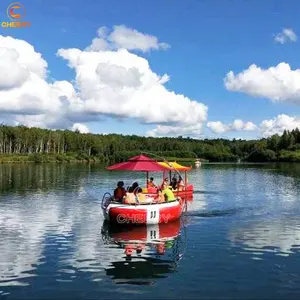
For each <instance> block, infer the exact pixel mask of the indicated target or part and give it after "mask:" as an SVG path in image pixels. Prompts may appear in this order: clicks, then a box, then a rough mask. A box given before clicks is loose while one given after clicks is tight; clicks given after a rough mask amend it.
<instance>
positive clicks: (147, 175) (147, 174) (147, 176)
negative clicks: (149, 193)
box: [146, 171, 149, 189]
mask: <svg viewBox="0 0 300 300" xmlns="http://www.w3.org/2000/svg"><path fill="white" fill-rule="evenodd" d="M148 178H149V172H148V171H147V172H146V189H147V188H148Z"/></svg>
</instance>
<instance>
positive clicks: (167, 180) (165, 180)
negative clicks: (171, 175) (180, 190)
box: [160, 177, 169, 189]
mask: <svg viewBox="0 0 300 300" xmlns="http://www.w3.org/2000/svg"><path fill="white" fill-rule="evenodd" d="M164 184H166V185H167V186H168V185H169V179H168V177H166V178H165V179H164V180H163V182H162V184H161V186H160V188H161V189H163V186H164Z"/></svg>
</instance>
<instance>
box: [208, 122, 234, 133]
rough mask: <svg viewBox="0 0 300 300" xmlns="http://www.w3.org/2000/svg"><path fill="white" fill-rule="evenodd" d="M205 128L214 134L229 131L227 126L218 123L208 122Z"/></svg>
mask: <svg viewBox="0 0 300 300" xmlns="http://www.w3.org/2000/svg"><path fill="white" fill-rule="evenodd" d="M207 127H208V128H209V129H210V130H211V131H212V132H214V133H224V132H226V131H229V126H228V125H226V124H223V123H222V122H220V121H216V122H208V123H207Z"/></svg>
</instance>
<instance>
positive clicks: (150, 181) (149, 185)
mask: <svg viewBox="0 0 300 300" xmlns="http://www.w3.org/2000/svg"><path fill="white" fill-rule="evenodd" d="M147 188H148V189H149V188H157V186H156V184H155V183H154V178H153V177H150V180H149V181H148V184H147Z"/></svg>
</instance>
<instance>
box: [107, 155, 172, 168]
mask: <svg viewBox="0 0 300 300" xmlns="http://www.w3.org/2000/svg"><path fill="white" fill-rule="evenodd" d="M106 169H107V170H110V171H117V170H119V171H140V172H141V171H144V172H158V171H161V172H162V171H169V170H170V167H167V166H164V165H161V164H160V163H158V162H157V161H155V160H154V159H152V158H150V157H148V156H145V155H137V156H134V157H131V158H129V159H128V161H126V162H121V163H118V164H115V165H112V166H109V167H107V168H106Z"/></svg>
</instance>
